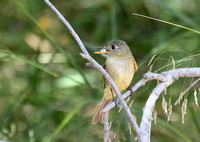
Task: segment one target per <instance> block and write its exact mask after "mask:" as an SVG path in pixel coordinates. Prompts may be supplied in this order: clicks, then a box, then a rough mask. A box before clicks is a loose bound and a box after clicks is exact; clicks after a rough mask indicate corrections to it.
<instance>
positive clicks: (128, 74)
mask: <svg viewBox="0 0 200 142" xmlns="http://www.w3.org/2000/svg"><path fill="white" fill-rule="evenodd" d="M105 65H106V71H107V72H108V74H109V75H110V76H111V78H112V79H113V81H114V82H115V84H116V85H117V87H118V89H119V91H122V90H124V89H126V88H127V87H128V86H129V84H130V82H131V80H132V78H133V75H134V64H133V59H132V58H130V59H126V60H125V59H122V60H117V59H107V61H106V64H105Z"/></svg>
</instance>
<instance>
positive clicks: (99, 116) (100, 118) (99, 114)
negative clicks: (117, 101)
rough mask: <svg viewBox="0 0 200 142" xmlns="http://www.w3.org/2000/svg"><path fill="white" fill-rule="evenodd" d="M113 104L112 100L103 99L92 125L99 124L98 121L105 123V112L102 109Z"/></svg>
mask: <svg viewBox="0 0 200 142" xmlns="http://www.w3.org/2000/svg"><path fill="white" fill-rule="evenodd" d="M111 102H112V98H105V97H103V99H102V101H101V103H100V104H99V108H98V109H97V112H96V113H95V115H94V116H93V118H92V124H97V122H98V121H100V122H101V123H103V112H101V111H102V109H103V108H105V107H106V106H107V105H109V104H110V103H111Z"/></svg>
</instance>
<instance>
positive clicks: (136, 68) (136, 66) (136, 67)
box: [133, 58, 138, 71]
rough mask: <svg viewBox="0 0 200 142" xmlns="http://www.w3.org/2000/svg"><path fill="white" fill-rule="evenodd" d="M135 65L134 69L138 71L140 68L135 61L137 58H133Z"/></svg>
mask: <svg viewBox="0 0 200 142" xmlns="http://www.w3.org/2000/svg"><path fill="white" fill-rule="evenodd" d="M133 65H134V71H137V70H138V65H137V63H136V61H135V59H134V58H133Z"/></svg>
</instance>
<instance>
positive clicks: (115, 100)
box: [113, 98, 118, 107]
mask: <svg viewBox="0 0 200 142" xmlns="http://www.w3.org/2000/svg"><path fill="white" fill-rule="evenodd" d="M113 101H114V102H115V107H117V104H118V101H117V99H115V98H113Z"/></svg>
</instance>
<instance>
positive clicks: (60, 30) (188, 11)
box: [0, 0, 200, 142]
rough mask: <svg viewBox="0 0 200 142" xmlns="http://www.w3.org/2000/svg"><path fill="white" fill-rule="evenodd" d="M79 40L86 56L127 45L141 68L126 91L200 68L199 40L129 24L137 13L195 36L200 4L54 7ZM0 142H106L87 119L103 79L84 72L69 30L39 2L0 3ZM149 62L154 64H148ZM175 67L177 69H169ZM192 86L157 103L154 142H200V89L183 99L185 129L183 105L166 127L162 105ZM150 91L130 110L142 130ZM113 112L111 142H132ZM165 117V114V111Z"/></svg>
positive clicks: (157, 1) (62, 0)
mask: <svg viewBox="0 0 200 142" xmlns="http://www.w3.org/2000/svg"><path fill="white" fill-rule="evenodd" d="M51 2H52V3H53V4H54V5H55V6H56V7H57V8H58V10H59V11H60V12H61V13H62V14H63V16H64V17H65V18H66V19H67V20H68V21H69V22H70V24H71V25H72V27H73V28H74V29H75V31H76V32H77V33H78V35H79V36H80V38H81V39H82V40H83V42H84V44H85V46H86V47H87V49H88V51H89V53H90V54H91V56H92V57H94V58H95V59H96V60H97V61H98V62H99V63H100V64H103V63H104V61H105V59H104V58H103V57H101V56H98V55H94V54H93V51H95V50H96V49H95V46H101V45H104V44H106V43H107V42H108V41H110V40H112V39H122V40H124V41H126V42H127V44H128V45H129V47H130V48H131V50H132V53H133V55H134V57H135V59H136V61H137V63H138V65H139V71H138V72H137V73H136V74H135V77H134V79H133V81H132V84H131V85H134V84H135V83H136V82H137V81H139V80H140V79H141V78H142V75H143V74H144V73H145V72H147V71H153V72H158V73H159V72H162V71H166V70H170V69H173V66H175V68H179V67H199V66H200V35H199V34H197V33H194V32H191V31H187V30H184V29H181V28H177V27H174V26H171V25H167V24H163V23H160V22H157V21H152V20H149V19H145V18H141V17H137V16H133V15H132V14H131V13H133V12H134V13H140V14H144V15H147V16H152V17H155V18H159V19H163V20H166V21H169V22H173V23H176V24H180V25H183V26H187V27H190V28H193V29H196V30H199V31H200V25H199V23H200V11H199V9H200V1H199V0H174V1H169V0H116V1H115V0H111V1H107V0H101V1H93V0H73V1H72V0H51ZM0 43H1V44H0V72H1V73H0V141H1V140H2V141H3V140H4V141H9V142H49V141H52V142H94V141H103V125H101V124H97V125H91V118H92V115H93V114H94V112H95V110H96V105H97V104H98V103H99V102H100V100H101V97H102V94H103V85H102V82H103V81H102V75H101V74H100V73H99V72H98V71H97V70H95V69H93V68H90V67H86V66H85V63H86V60H84V59H82V58H81V57H80V56H79V53H80V52H81V51H80V49H79V47H78V45H77V43H76V42H75V40H74V39H73V38H72V36H71V35H70V33H69V31H68V30H67V28H66V27H65V26H64V25H63V23H62V22H61V21H60V20H59V19H58V17H57V16H56V15H55V13H54V12H52V10H51V9H50V8H49V7H48V6H47V5H46V4H45V3H44V1H42V0H0ZM152 57H154V58H153V60H152V62H151V64H150V65H149V66H148V63H149V61H150V60H151V59H152ZM173 62H174V63H175V64H174V63H173ZM194 80H195V78H189V79H180V80H179V81H176V82H175V83H174V84H173V85H172V86H170V87H169V88H168V89H167V95H165V94H161V96H160V98H159V100H158V101H157V103H156V107H155V110H156V111H157V117H158V118H157V124H156V125H155V124H154V122H153V123H152V133H151V140H152V142H160V141H163V142H169V141H170V142H182V141H187V142H190V141H196V142H197V141H199V139H200V109H199V107H197V106H196V105H195V101H194V95H193V94H194V91H195V90H196V91H197V98H198V99H199V98H200V97H199V94H200V93H199V89H200V87H199V84H197V85H195V87H194V88H192V89H191V90H190V92H189V93H188V94H187V95H186V97H185V98H184V99H187V100H188V104H187V114H186V116H185V118H184V120H185V121H184V124H182V113H181V111H182V108H181V107H182V102H183V100H182V101H181V104H180V105H179V106H172V114H171V117H170V121H169V122H167V117H168V116H166V115H165V114H164V111H163V109H162V97H163V98H165V100H166V101H167V103H168V108H170V107H169V106H170V103H171V104H173V103H174V102H175V101H176V99H177V98H178V97H179V95H180V93H181V92H182V91H184V90H185V89H186V88H187V87H188V86H189V85H190V84H191V83H192V82H193V81H194ZM156 83H157V82H156V81H152V82H149V83H147V84H146V85H145V86H144V87H142V88H140V89H139V90H137V92H136V93H135V94H134V95H133V96H132V98H131V101H132V100H133V99H134V103H133V105H132V107H131V110H132V112H133V113H134V114H135V115H136V117H137V121H138V122H140V119H141V115H142V108H143V107H144V105H145V102H146V100H147V98H148V96H149V94H150V93H151V91H152V89H153V88H154V87H155V86H156ZM118 109H119V107H117V108H114V109H113V110H112V111H111V112H110V116H109V120H110V121H111V120H112V121H113V123H112V127H111V130H110V131H111V132H110V136H111V137H112V138H113V141H114V142H119V141H120V142H122V141H123V142H125V141H127V142H132V141H134V139H135V136H136V134H135V133H134V132H133V131H132V132H131V134H130V130H129V124H128V123H129V120H128V119H127V117H126V115H125V113H124V111H123V110H122V111H121V112H120V113H118ZM169 110H170V109H169Z"/></svg>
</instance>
